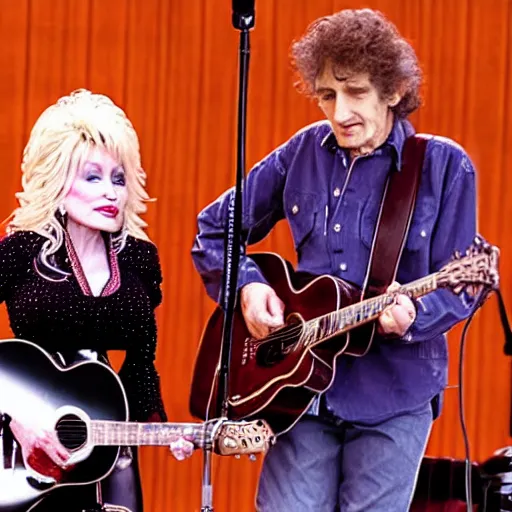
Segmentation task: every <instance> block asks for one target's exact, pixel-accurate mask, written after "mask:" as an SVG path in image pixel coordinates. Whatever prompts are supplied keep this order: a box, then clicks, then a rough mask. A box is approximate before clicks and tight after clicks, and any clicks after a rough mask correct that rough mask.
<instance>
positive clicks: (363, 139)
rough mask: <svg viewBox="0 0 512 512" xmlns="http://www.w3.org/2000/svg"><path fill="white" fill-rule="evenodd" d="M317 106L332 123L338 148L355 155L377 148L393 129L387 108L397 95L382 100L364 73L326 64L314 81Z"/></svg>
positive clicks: (390, 114)
mask: <svg viewBox="0 0 512 512" xmlns="http://www.w3.org/2000/svg"><path fill="white" fill-rule="evenodd" d="M315 95H316V98H317V100H318V105H319V106H320V108H321V109H322V111H323V113H324V114H325V116H326V117H327V119H328V120H329V122H330V123H331V126H332V129H333V132H334V135H335V137H336V141H337V142H338V145H339V146H341V147H342V148H346V149H350V150H352V152H353V153H355V154H366V153H370V152H371V151H373V150H374V149H376V148H377V147H378V146H380V145H381V144H382V143H383V142H384V141H385V140H386V138H387V136H388V135H389V132H390V131H391V128H392V126H393V113H392V111H391V110H390V107H391V106H393V105H396V104H397V103H398V101H399V100H400V97H399V95H398V94H396V95H394V96H393V98H390V99H387V100H386V99H383V98H381V97H380V95H379V92H378V91H377V89H376V87H375V86H374V85H373V84H372V83H371V82H370V77H369V75H368V74H367V73H350V72H348V71H344V70H342V69H338V68H335V67H334V66H332V65H330V64H329V63H327V64H326V65H325V66H324V69H323V71H322V73H320V74H319V76H318V77H317V79H316V80H315Z"/></svg>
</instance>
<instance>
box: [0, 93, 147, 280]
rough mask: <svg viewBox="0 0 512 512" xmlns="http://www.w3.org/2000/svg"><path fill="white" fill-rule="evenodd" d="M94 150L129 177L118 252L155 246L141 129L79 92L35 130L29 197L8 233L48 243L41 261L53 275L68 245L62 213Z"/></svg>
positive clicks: (26, 181)
mask: <svg viewBox="0 0 512 512" xmlns="http://www.w3.org/2000/svg"><path fill="white" fill-rule="evenodd" d="M92 147H99V148H102V149H104V150H106V151H107V152H108V153H109V154H110V155H112V156H113V157H114V158H115V159H116V160H117V161H118V162H120V163H121V165H122V166H123V168H124V170H125V173H126V186H127V190H128V201H127V204H126V210H125V213H124V222H123V228H122V230H121V232H120V233H119V234H118V235H117V236H116V237H114V238H115V239H114V238H113V242H114V246H115V248H116V250H117V251H120V250H121V249H122V248H123V247H124V244H125V241H126V237H127V235H132V236H133V237H136V238H140V239H143V240H149V238H148V236H147V234H146V233H145V231H144V228H145V227H146V226H147V224H146V223H145V222H144V221H143V220H142V219H141V218H140V216H139V215H140V214H142V213H144V212H145V211H146V209H147V208H146V204H145V203H146V202H148V201H150V200H151V199H150V198H149V196H148V194H147V192H146V190H145V184H146V173H145V172H144V170H143V169H142V166H141V158H140V146H139V140H138V137H137V134H136V132H135V129H134V128H133V125H132V123H131V122H130V121H129V119H128V118H127V116H126V114H125V113H124V111H123V110H122V109H121V108H120V107H118V106H117V105H115V104H114V102H113V101H112V100H111V99H110V98H108V97H107V96H104V95H102V94H93V93H92V92H90V91H88V90H85V89H79V90H76V91H74V92H72V93H71V94H70V95H69V96H63V97H62V98H60V99H59V100H58V101H57V102H56V103H55V104H54V105H51V106H50V107H48V108H47V109H46V110H45V111H44V112H43V113H42V114H41V116H40V117H39V119H38V120H37V121H36V123H35V125H34V127H33V128H32V132H31V134H30V138H29V141H28V143H27V145H26V147H25V150H24V152H23V162H22V164H21V171H22V180H21V181H22V187H23V191H22V192H19V193H17V194H16V198H17V199H18V202H19V207H18V208H16V209H15V210H14V211H13V213H12V214H11V216H10V217H9V222H8V227H7V230H8V232H13V231H21V230H23V231H35V232H36V233H39V234H40V235H42V236H44V237H46V238H47V239H48V240H47V241H46V242H45V244H44V245H43V248H42V250H41V254H40V259H41V261H42V262H43V264H44V265H45V266H48V267H50V268H52V269H53V270H57V271H58V269H56V268H55V267H54V265H52V264H51V263H50V262H49V257H51V255H53V254H55V252H56V251H57V250H58V249H59V248H60V247H61V245H62V243H63V240H64V227H63V225H62V223H61V222H59V219H58V217H57V215H58V209H59V206H60V205H61V204H62V203H63V200H64V198H65V197H66V195H67V194H68V192H69V189H70V187H71V184H72V183H73V180H74V178H75V176H76V174H77V172H78V170H79V169H81V167H82V166H83V164H84V162H85V159H86V158H87V155H88V153H89V151H90V150H91V148H92ZM50 259H51V258H50Z"/></svg>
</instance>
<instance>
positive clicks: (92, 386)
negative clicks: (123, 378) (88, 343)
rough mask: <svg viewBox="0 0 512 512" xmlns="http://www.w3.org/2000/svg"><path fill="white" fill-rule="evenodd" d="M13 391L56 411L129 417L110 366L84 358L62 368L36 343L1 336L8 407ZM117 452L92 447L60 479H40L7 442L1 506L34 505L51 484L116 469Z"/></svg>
mask: <svg viewBox="0 0 512 512" xmlns="http://www.w3.org/2000/svg"><path fill="white" fill-rule="evenodd" d="M13 393H14V394H15V396H16V401H18V400H21V401H27V403H30V402H29V400H31V399H33V398H34V397H35V396H37V397H39V398H40V399H41V400H43V401H44V403H45V404H47V405H49V406H50V407H51V408H52V409H53V410H55V411H56V410H57V409H58V408H60V407H64V406H75V407H78V408H80V409H81V410H83V411H84V412H85V413H86V414H87V415H88V416H89V417H90V418H95V419H100V420H101V419H102V420H114V421H126V420H127V419H128V406H127V401H126V396H125V393H124V390H123V388H122V385H121V382H120V380H119V378H118V377H117V375H116V374H115V373H114V371H113V370H111V369H110V368H109V367H108V366H106V365H104V364H102V363H98V362H96V361H85V362H79V363H77V364H75V365H72V366H70V367H67V368H62V367H59V366H58V365H57V364H56V363H55V362H54V360H53V359H52V358H51V357H50V356H49V355H48V354H47V353H46V352H45V351H44V350H42V349H41V348H39V347H38V346H37V345H35V344H33V343H30V342H26V341H21V340H5V341H0V410H6V409H4V406H5V403H6V400H7V399H8V398H9V397H11V398H12V396H13V395H12V394H13ZM4 435H5V433H4ZM0 441H1V439H0ZM4 444H5V443H4ZM17 448H18V449H19V447H17ZM118 455H119V447H118V446H97V447H94V448H93V449H92V452H91V453H90V455H89V456H88V457H87V458H86V459H85V460H83V461H81V462H79V463H78V464H76V465H75V466H74V467H73V468H71V469H70V470H69V471H65V472H63V474H62V479H61V480H60V481H58V482H56V483H42V482H40V481H38V480H37V479H35V478H33V476H32V473H31V472H30V471H29V470H28V469H27V468H26V467H25V465H24V464H23V463H22V462H21V459H20V457H19V456H18V457H14V456H13V457H8V456H7V454H6V453H5V446H4V454H3V457H2V459H3V460H0V511H1V512H21V511H23V512H25V511H28V510H32V509H33V507H34V506H35V505H36V504H37V502H39V501H40V500H41V499H42V498H43V496H44V495H45V494H46V493H48V492H49V491H50V490H52V489H55V488H57V487H61V486H66V485H80V484H88V483H92V482H96V481H98V480H100V479H102V478H104V477H105V476H107V475H108V474H109V473H110V472H111V471H112V469H113V468H114V465H115V463H116V461H117V457H118Z"/></svg>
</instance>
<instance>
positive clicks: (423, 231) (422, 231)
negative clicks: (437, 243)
mask: <svg viewBox="0 0 512 512" xmlns="http://www.w3.org/2000/svg"><path fill="white" fill-rule="evenodd" d="M420 236H421V237H423V238H425V237H426V236H427V232H426V231H425V230H424V229H422V230H421V233H420Z"/></svg>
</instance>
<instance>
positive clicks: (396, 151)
mask: <svg viewBox="0 0 512 512" xmlns="http://www.w3.org/2000/svg"><path fill="white" fill-rule="evenodd" d="M411 135H414V128H413V127H412V125H411V123H410V122H409V121H407V120H406V119H397V118H395V120H394V122H393V128H392V129H391V133H390V134H389V136H388V138H387V139H386V142H384V144H383V145H382V146H388V147H390V148H391V149H392V153H393V157H394V160H395V164H396V168H397V169H398V170H400V169H401V168H402V151H403V149H404V144H405V140H406V139H407V138H408V137H410V136H411ZM320 145H321V146H322V147H323V148H325V149H327V150H328V151H330V152H331V153H336V151H337V150H338V148H339V146H338V143H337V142H336V137H335V136H334V132H333V131H332V129H331V128H330V129H329V133H327V135H326V136H325V137H324V138H323V139H322V142H321V143H320ZM382 146H381V147H382Z"/></svg>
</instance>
